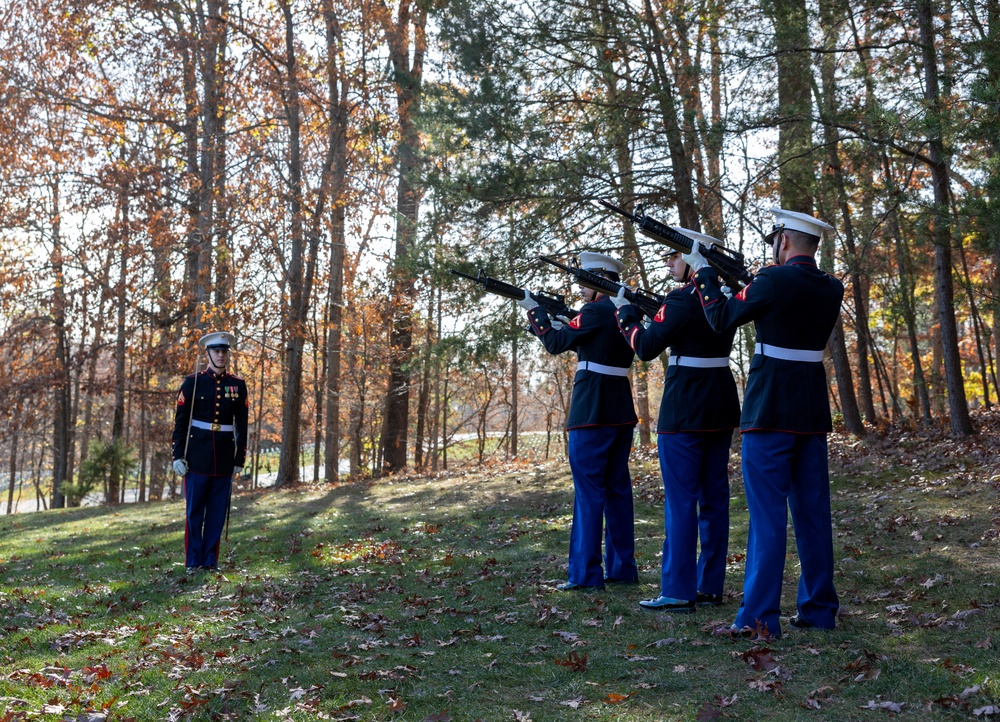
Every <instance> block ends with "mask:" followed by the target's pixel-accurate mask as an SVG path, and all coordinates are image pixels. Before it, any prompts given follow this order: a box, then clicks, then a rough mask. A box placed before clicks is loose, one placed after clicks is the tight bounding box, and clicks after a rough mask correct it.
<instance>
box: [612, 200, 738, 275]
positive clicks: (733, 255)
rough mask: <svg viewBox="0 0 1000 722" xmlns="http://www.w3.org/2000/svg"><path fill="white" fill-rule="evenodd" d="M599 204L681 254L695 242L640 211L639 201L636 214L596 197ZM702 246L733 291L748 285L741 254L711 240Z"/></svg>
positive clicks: (706, 258)
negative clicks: (710, 243) (711, 242)
mask: <svg viewBox="0 0 1000 722" xmlns="http://www.w3.org/2000/svg"><path fill="white" fill-rule="evenodd" d="M598 203H600V204H601V205H602V206H604V207H605V208H608V209H610V210H612V211H614V212H615V213H618V214H620V215H623V216H625V217H626V218H628V219H629V220H630V221H631V222H632V224H633V225H635V227H636V228H638V229H639V232H640V233H642V234H643V235H644V236H646V237H647V238H652V239H653V240H654V241H656V242H657V243H662V244H664V245H665V246H670V247H671V248H673V249H675V250H678V251H680V252H681V253H690V252H691V247H692V246H693V245H694V241H692V240H691V239H690V238H688V237H687V236H685V235H684V234H683V233H681V232H679V231H677V230H675V229H673V228H671V227H670V226H668V225H666V224H664V223H660V222H659V221H657V220H654V219H653V218H650V217H649V216H647V215H646V214H645V213H644V212H643V210H642V205H641V204H640V205H638V206H636V209H635V213H629V212H628V211H627V210H625V209H624V208H619V207H618V206H616V205H614V204H613V203H608V202H607V201H605V200H598ZM701 247H702V252H701V253H702V255H703V256H704V257H705V261H706V262H707V263H708V265H710V266H711V267H712V268H714V269H715V270H716V271H717V272H718V274H719V278H721V279H722V281H723V283H724V284H725V285H727V286H729V287H730V288H731V289H733V291H734V292H735V291H737V290H739V289H741V288H743V287H744V286H748V285H750V282H751V281H752V280H753V274H752V273H750V271H748V270H747V267H746V263H745V262H744V258H743V254H742V253H739V252H738V251H734V250H732V249H731V248H726V247H725V246H717V245H715V244H714V243H713V244H712V245H710V246H706V245H705V244H704V243H702V244H701Z"/></svg>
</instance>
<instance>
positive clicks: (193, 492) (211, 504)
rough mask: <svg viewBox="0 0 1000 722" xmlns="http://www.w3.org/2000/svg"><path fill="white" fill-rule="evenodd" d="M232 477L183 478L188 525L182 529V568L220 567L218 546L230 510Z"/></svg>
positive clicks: (199, 475)
mask: <svg viewBox="0 0 1000 722" xmlns="http://www.w3.org/2000/svg"><path fill="white" fill-rule="evenodd" d="M232 483H233V477H232V474H230V475H229V476H209V475H208V474H195V473H192V472H188V474H187V475H186V476H185V477H184V498H185V499H186V500H187V525H186V526H185V528H184V555H185V562H184V564H185V566H188V567H215V566H218V564H219V543H220V542H221V541H222V528H223V526H225V523H226V511H227V510H228V508H229V489H230V487H231V486H232Z"/></svg>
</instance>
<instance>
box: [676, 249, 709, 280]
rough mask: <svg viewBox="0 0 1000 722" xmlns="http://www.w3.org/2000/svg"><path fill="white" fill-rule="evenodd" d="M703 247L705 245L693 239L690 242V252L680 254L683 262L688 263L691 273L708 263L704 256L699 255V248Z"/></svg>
mask: <svg viewBox="0 0 1000 722" xmlns="http://www.w3.org/2000/svg"><path fill="white" fill-rule="evenodd" d="M704 247H705V246H704V245H703V244H702V243H700V242H699V241H693V242H692V243H691V252H690V253H682V254H681V258H683V259H684V262H685V263H686V264H688V267H689V268H690V269H691V273H692V274H695V273H697V272H698V271H700V270H701V269H703V268H704V267H705V266H707V265H708V261H706V260H705V257H704V256H703V255H701V249H702V248H704Z"/></svg>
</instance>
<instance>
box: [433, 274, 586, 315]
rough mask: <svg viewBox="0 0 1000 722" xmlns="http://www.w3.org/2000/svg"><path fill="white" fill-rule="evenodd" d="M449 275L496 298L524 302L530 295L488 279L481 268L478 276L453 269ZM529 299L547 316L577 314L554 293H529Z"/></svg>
mask: <svg viewBox="0 0 1000 722" xmlns="http://www.w3.org/2000/svg"><path fill="white" fill-rule="evenodd" d="M450 270H451V273H454V274H455V275H456V276H461V277H462V278H467V279H469V280H470V281H472V282H473V283H475V284H477V285H479V286H482V287H483V288H484V289H485V290H486V292H487V293H493V294H496V295H497V296H503V297H504V298H513V299H514V300H515V301H521V300H524V298H525V297H526V296H527V295H528V294H529V293H530V292H529V291H526V290H525V289H523V288H519V287H517V286H515V285H513V284H511V283H507V282H506V281H500V280H498V279H496V278H490V277H489V276H487V275H486V272H485V271H483V269H482V268H480V269H479V275H477V276H470V275H469V274H468V273H462V272H461V271H456V270H455V269H454V268H452V269H450ZM531 297H532V298H533V299H535V301H536V302H537V303H538V305H539V306H541V307H542V308H543V309H544V310H545V313H547V314H549V316H553V317H554V316H562V317H563V318H567V319H569V318H573V316H575V315H576V314H577V312H576V311H574V310H573V309H572V308H570V307H569V306H567V305H566V297H565V296H560V295H558V294H555V293H549V292H548V291H538V292H536V293H531Z"/></svg>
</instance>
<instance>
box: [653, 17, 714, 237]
mask: <svg viewBox="0 0 1000 722" xmlns="http://www.w3.org/2000/svg"><path fill="white" fill-rule="evenodd" d="M644 3H645V14H644V19H645V21H646V24H647V26H648V28H649V31H650V35H651V37H650V38H649V39H648V40H647V42H646V54H647V56H648V58H649V65H650V69H651V71H652V73H653V79H654V80H653V89H654V92H655V94H656V102H657V105H658V107H659V110H660V118H661V120H662V122H663V131H664V133H665V134H666V136H667V137H666V141H667V148H668V149H669V151H670V172H671V177H672V178H673V181H674V193H675V194H676V201H677V213H678V215H679V217H680V223H681V225H682V226H683V227H685V228H690V229H691V230H692V231H700V230H701V218H700V215H699V213H698V204H697V203H696V202H695V198H694V191H693V183H694V174H693V173H692V169H691V155H690V152H689V149H686V148H685V147H684V138H683V134H682V130H681V124H680V123H679V122H678V120H677V110H678V108H677V100H676V98H675V97H674V89H673V81H672V80H671V78H670V75H669V73H668V71H667V63H666V61H665V60H664V57H663V51H664V47H665V45H664V39H663V32H662V31H661V29H660V26H659V22H658V20H657V17H656V13H655V12H654V11H653V5H652V2H651V0H644Z"/></svg>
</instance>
